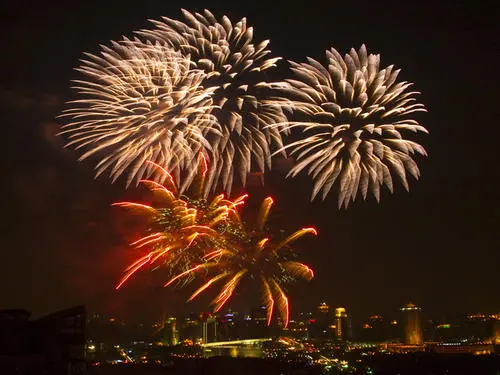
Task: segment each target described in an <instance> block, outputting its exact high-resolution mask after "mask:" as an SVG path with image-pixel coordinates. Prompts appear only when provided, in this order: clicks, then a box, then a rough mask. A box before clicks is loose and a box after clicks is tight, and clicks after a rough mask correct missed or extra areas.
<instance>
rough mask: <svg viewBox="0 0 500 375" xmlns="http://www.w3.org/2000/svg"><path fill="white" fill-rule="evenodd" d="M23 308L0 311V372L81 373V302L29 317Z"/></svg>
mask: <svg viewBox="0 0 500 375" xmlns="http://www.w3.org/2000/svg"><path fill="white" fill-rule="evenodd" d="M30 316H31V313H30V312H29V311H26V310H20V309H17V310H2V311H0V372H1V373H2V374H54V375H80V374H84V373H85V323H86V312H85V308H84V307H83V306H76V307H73V308H70V309H66V310H61V311H58V312H56V313H53V314H50V315H47V316H44V317H42V318H40V319H38V320H30V319H29V318H30Z"/></svg>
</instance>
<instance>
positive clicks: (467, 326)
mask: <svg viewBox="0 0 500 375" xmlns="http://www.w3.org/2000/svg"><path fill="white" fill-rule="evenodd" d="M497 322H498V317H497V316H496V315H493V314H482V313H479V314H470V315H467V316H466V317H465V319H464V322H463V331H464V332H463V338H464V339H467V341H469V342H477V341H481V342H482V341H493V340H494V338H495V329H496V325H497Z"/></svg>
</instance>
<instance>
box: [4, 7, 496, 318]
mask: <svg viewBox="0 0 500 375" xmlns="http://www.w3.org/2000/svg"><path fill="white" fill-rule="evenodd" d="M11 3H13V4H11V5H10V6H7V8H4V9H0V17H1V22H0V27H1V28H2V32H1V34H0V35H2V37H3V42H2V43H1V45H2V58H1V59H0V64H1V67H2V69H1V72H2V74H1V78H0V79H1V82H2V83H1V85H0V103H1V105H2V111H1V112H0V116H1V126H2V152H3V156H2V169H1V170H2V172H3V178H2V187H1V189H2V202H3V207H4V208H3V209H2V213H3V215H2V216H3V218H2V233H3V234H2V236H1V239H0V246H1V252H2V271H1V272H0V296H1V298H0V308H13V307H23V308H27V309H29V310H32V311H33V312H34V314H35V315H41V314H44V313H48V312H51V311H54V310H56V309H59V308H64V307H69V306H71V305H74V304H79V303H85V304H86V305H87V306H88V308H89V310H90V311H103V312H107V313H112V314H118V315H120V314H122V315H124V316H130V317H143V316H148V317H155V316H156V317H158V316H159V314H160V312H159V309H161V308H162V307H164V308H167V309H169V310H172V311H181V310H186V311H188V310H190V309H193V310H198V309H201V308H202V306H203V305H199V306H198V305H190V306H186V305H184V304H183V302H182V301H183V299H182V298H184V297H185V296H186V293H185V292H179V291H176V292H169V291H164V290H161V288H159V287H157V286H155V285H156V284H155V283H153V281H154V280H153V279H152V276H151V275H148V274H147V272H146V273H144V274H142V275H140V276H139V277H137V278H136V279H135V280H133V281H132V282H131V283H130V285H129V287H128V288H125V289H123V290H121V291H120V292H119V293H117V292H115V291H114V290H113V288H114V285H115V283H116V280H118V278H119V277H120V274H121V270H122V269H123V268H124V267H125V266H126V265H127V264H128V263H129V262H130V261H131V259H132V257H133V253H132V251H131V250H130V249H128V248H127V245H126V244H127V241H128V237H130V233H129V225H128V223H127V220H126V219H124V218H123V217H122V216H121V213H118V212H116V209H113V208H111V207H110V204H111V203H112V202H115V201H118V200H122V199H125V198H127V199H128V198H130V197H132V196H133V197H137V196H139V197H140V194H141V192H139V191H137V190H136V191H134V190H133V189H132V190H129V191H125V189H124V185H123V182H118V183H116V184H115V185H111V184H110V183H109V182H108V180H106V178H99V179H98V180H94V178H93V170H92V168H93V164H92V162H83V163H78V162H77V156H78V155H77V154H76V153H74V152H71V151H67V150H65V149H64V148H63V141H62V139H60V138H59V137H57V136H56V133H57V132H58V129H59V126H60V123H58V120H56V119H55V117H56V116H57V115H58V114H59V113H60V111H61V110H62V108H63V103H64V102H65V101H66V100H69V99H71V95H72V94H71V91H70V89H69V86H70V84H69V81H70V80H71V79H74V78H77V77H78V75H77V74H76V72H75V71H74V70H73V68H74V67H76V66H77V65H78V59H79V58H81V57H82V52H84V51H86V52H93V53H97V52H98V51H99V47H98V46H99V44H106V43H108V42H109V40H117V39H119V38H120V37H121V36H122V35H127V36H132V31H134V30H137V29H140V28H144V27H149V26H150V25H149V23H148V21H147V20H148V19H158V18H160V17H161V16H168V17H171V18H178V19H180V18H181V12H180V8H181V7H183V8H186V9H188V10H193V11H201V10H203V8H208V9H210V10H211V11H212V12H214V14H215V15H216V16H217V17H220V16H222V15H223V14H226V15H228V16H229V17H230V18H231V19H232V20H233V21H236V20H237V19H239V18H241V17H244V16H246V17H247V19H248V22H249V23H250V24H251V25H253V26H254V28H255V34H254V35H255V38H256V40H262V39H271V45H270V47H271V49H272V51H273V53H274V55H277V56H283V57H284V58H285V60H286V59H293V60H295V61H297V60H298V61H303V60H304V59H305V57H306V56H310V57H313V58H316V59H318V60H320V61H324V60H323V59H324V50H325V49H327V48H329V47H331V46H334V47H335V48H336V49H337V50H339V52H341V54H344V53H346V52H348V51H349V49H350V48H351V47H355V48H359V46H360V45H361V44H362V43H366V45H367V48H368V51H369V52H372V53H380V54H381V60H382V62H381V65H382V66H387V65H390V64H395V65H396V67H398V68H402V72H401V74H400V76H399V78H400V79H402V80H406V81H412V82H415V83H416V88H417V90H419V91H421V92H422V93H423V94H422V95H421V96H420V101H421V102H423V103H424V104H425V105H426V107H427V108H428V110H429V113H427V114H419V117H418V118H419V120H421V122H422V123H423V124H424V126H426V127H427V129H429V131H430V135H429V136H424V137H421V138H419V141H421V142H422V144H423V145H424V146H425V147H426V149H427V150H428V152H429V158H427V159H423V158H421V159H418V162H419V165H420V167H421V173H422V177H421V179H420V181H414V180H411V181H410V187H411V191H410V193H407V192H406V191H404V189H403V188H402V187H401V186H398V187H397V188H396V189H395V192H394V194H393V195H391V194H389V193H388V192H387V191H385V193H384V195H383V197H382V201H381V203H380V204H377V203H376V202H375V200H374V199H373V198H372V197H369V198H368V199H367V201H366V202H363V201H362V200H361V199H357V200H356V202H355V203H354V204H352V205H351V206H350V207H349V208H348V209H347V210H338V209H337V204H336V197H335V196H334V195H333V194H330V196H329V197H328V198H327V199H326V200H325V201H324V202H322V201H319V200H318V201H315V202H313V203H312V204H311V203H309V199H310V192H311V189H312V182H311V181H310V180H309V179H308V178H307V177H304V176H302V177H299V178H296V179H293V180H286V181H285V180H283V178H282V177H283V173H282V172H281V170H282V168H280V166H279V165H278V166H277V168H276V170H275V171H274V172H273V173H271V174H270V175H268V176H266V184H265V186H264V187H262V186H259V184H258V183H256V182H255V181H253V182H252V181H251V184H250V186H249V187H248V191H249V193H250V195H251V197H252V199H251V202H254V203H252V204H256V203H255V202H258V201H259V198H263V197H265V196H266V195H272V196H274V197H275V198H277V201H278V202H277V205H275V207H274V209H273V213H274V216H273V219H272V220H273V222H274V223H275V224H276V225H277V226H278V227H280V228H282V229H285V230H286V231H289V232H291V231H293V230H295V229H296V228H299V227H302V226H310V225H314V226H316V227H317V228H318V230H319V234H320V235H319V237H318V238H317V239H314V240H305V241H303V242H300V243H299V244H298V246H299V248H300V255H301V259H303V261H305V262H306V263H308V264H310V265H311V266H312V267H313V268H314V269H315V272H316V277H315V279H314V280H313V281H311V282H310V283H306V282H304V283H302V282H301V283H299V284H297V285H296V286H294V287H292V289H291V292H290V295H291V296H292V310H293V311H299V310H304V309H308V310H309V309H311V308H312V307H314V306H316V305H317V304H318V303H319V302H320V301H322V300H325V301H327V302H328V303H331V304H332V305H344V306H346V307H347V308H348V310H349V311H352V312H353V313H354V314H355V315H358V316H363V315H365V314H372V313H384V314H389V315H391V314H393V315H395V314H397V309H398V308H399V307H401V306H402V305H403V304H405V303H407V302H409V301H413V302H414V303H417V304H418V305H420V306H422V307H423V308H424V311H427V312H429V313H430V314H434V315H439V314H444V313H449V312H476V311H492V312H493V311H496V312H498V311H500V298H499V297H498V296H499V294H498V291H499V287H500V283H499V277H498V270H499V264H500V255H499V254H500V253H499V252H498V249H499V245H500V241H499V236H498V224H499V222H500V221H499V219H500V217H499V206H498V193H497V191H498V183H499V182H500V178H499V177H500V176H499V168H498V161H497V155H498V149H499V145H498V137H497V133H498V130H497V129H496V127H498V125H499V122H498V119H499V115H500V113H499V112H500V111H499V106H498V99H499V95H498V87H499V84H500V82H499V79H498V76H499V75H498V72H497V71H496V69H498V67H499V64H498V61H499V55H498V42H497V40H496V39H495V36H498V30H495V28H494V26H493V25H494V21H496V20H495V18H494V13H495V12H494V10H493V9H494V6H493V4H494V1H482V2H481V3H482V5H475V6H474V7H472V6H465V5H461V4H458V3H462V2H458V1H434V2H426V1H413V2H411V1H399V2H384V1H371V2H366V1H342V2H341V1H317V0H309V1H300V2H299V1H297V2H290V1H254V2H250V1H234V0H233V1H205V2H201V1H196V2H195V1H178V2H176V1H167V0H163V1H150V0H149V1H148V0H145V1H135V2H132V1H129V0H122V1H106V0H103V1H94V0H92V1H90V0H87V1H52V2H51V1H43V2H38V1H37V2H35V1H33V2H30V1H22V0H20V1H16V2H13V1H12V2H11ZM75 4H77V5H75ZM3 7H5V4H4V5H3ZM495 44H496V48H495ZM495 50H496V51H495ZM280 71H281V72H284V73H286V63H285V62H283V63H282V64H281V65H280ZM245 293H248V294H245ZM241 294H243V295H241ZM252 295H253V290H252V288H251V287H245V289H241V291H240V295H239V296H236V302H235V307H236V308H241V307H242V306H244V304H243V302H242V301H243V300H244V299H246V298H247V296H252ZM252 298H255V297H249V299H250V300H252ZM202 302H206V301H202ZM249 307H250V306H249Z"/></svg>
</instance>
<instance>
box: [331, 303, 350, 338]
mask: <svg viewBox="0 0 500 375" xmlns="http://www.w3.org/2000/svg"><path fill="white" fill-rule="evenodd" d="M335 339H337V340H339V341H343V340H350V339H351V320H350V319H349V316H348V315H347V311H346V309H345V307H337V308H336V309H335Z"/></svg>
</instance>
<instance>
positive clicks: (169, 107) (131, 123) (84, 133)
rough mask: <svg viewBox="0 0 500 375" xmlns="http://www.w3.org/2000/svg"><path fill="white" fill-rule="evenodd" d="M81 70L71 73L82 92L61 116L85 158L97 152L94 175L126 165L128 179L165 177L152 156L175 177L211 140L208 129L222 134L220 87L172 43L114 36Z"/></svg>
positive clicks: (114, 173) (122, 170)
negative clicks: (217, 102)
mask: <svg viewBox="0 0 500 375" xmlns="http://www.w3.org/2000/svg"><path fill="white" fill-rule="evenodd" d="M76 70H77V71H79V72H81V73H82V74H83V76H84V78H83V79H81V80H75V81H74V83H75V86H74V87H73V88H74V89H76V90H77V93H78V98H77V99H76V100H73V101H71V102H69V103H68V105H69V108H68V109H66V110H65V111H64V112H63V114H62V115H61V116H60V117H63V118H66V119H68V120H67V121H68V123H67V125H65V126H64V127H63V129H64V130H63V132H62V133H61V134H64V135H66V136H67V138H68V143H67V147H72V148H75V149H77V150H83V154H82V156H81V157H80V160H82V159H85V158H87V157H90V156H92V155H94V156H96V157H100V161H99V162H98V164H97V166H96V170H97V176H98V175H100V174H101V173H103V172H104V171H106V170H109V173H110V176H111V178H112V179H113V181H114V180H116V179H117V178H118V177H119V176H120V175H122V174H125V172H126V174H127V185H129V184H130V183H131V182H132V181H134V180H135V181H139V180H140V179H141V178H144V177H151V176H153V178H156V179H157V180H159V181H160V182H163V181H162V179H164V178H165V176H164V175H162V174H158V169H157V168H154V167H152V165H151V164H150V163H146V161H152V162H156V163H157V164H160V165H162V166H163V167H165V168H166V169H168V170H169V171H171V172H172V173H173V174H175V175H176V176H177V180H178V179H179V175H180V174H181V172H182V171H183V170H186V171H187V172H188V173H190V172H191V170H192V165H191V164H192V162H193V160H196V155H197V154H198V153H199V152H202V151H203V150H207V149H209V148H210V145H209V144H208V142H207V140H206V137H207V136H210V135H211V134H212V133H219V134H220V131H219V128H218V124H217V121H215V117H214V116H213V115H212V114H211V111H212V110H213V100H212V96H213V93H214V90H215V89H214V88H205V87H203V86H202V84H201V83H202V82H203V80H204V79H205V78H206V76H207V75H206V73H205V72H203V71H202V70H200V69H195V67H194V66H193V63H192V61H190V60H189V58H188V57H186V56H184V55H183V54H181V53H180V52H178V51H175V50H174V49H172V48H171V47H169V46H168V45H165V44H161V43H159V42H156V43H142V44H139V43H137V41H136V40H134V41H131V40H128V39H124V40H123V41H121V42H111V46H110V47H106V46H102V51H101V53H100V55H92V54H86V58H85V59H83V60H81V65H80V66H79V67H78V68H77V69H76ZM97 176H96V177H97Z"/></svg>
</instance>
